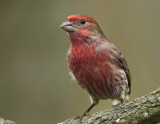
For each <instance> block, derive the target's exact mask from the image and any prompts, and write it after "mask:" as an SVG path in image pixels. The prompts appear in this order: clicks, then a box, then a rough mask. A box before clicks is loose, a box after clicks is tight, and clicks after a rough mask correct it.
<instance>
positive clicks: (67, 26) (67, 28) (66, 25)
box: [60, 20, 74, 32]
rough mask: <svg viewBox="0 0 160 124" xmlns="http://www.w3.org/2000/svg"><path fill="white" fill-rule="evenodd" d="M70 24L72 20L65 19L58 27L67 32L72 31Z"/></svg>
mask: <svg viewBox="0 0 160 124" xmlns="http://www.w3.org/2000/svg"><path fill="white" fill-rule="evenodd" d="M72 24H73V23H72V22H70V21H68V20H66V21H64V22H63V23H62V24H61V25H60V27H61V28H62V29H63V30H65V31H67V32H73V31H74V27H73V26H72Z"/></svg>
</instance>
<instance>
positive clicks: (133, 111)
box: [59, 88, 160, 124]
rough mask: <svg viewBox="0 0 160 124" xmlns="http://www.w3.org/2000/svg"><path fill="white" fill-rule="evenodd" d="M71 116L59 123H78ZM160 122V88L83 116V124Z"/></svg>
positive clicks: (154, 123)
mask: <svg viewBox="0 0 160 124" xmlns="http://www.w3.org/2000/svg"><path fill="white" fill-rule="evenodd" d="M78 122H79V119H76V118H71V119H68V120H66V121H65V122H62V123H59V124H78ZM158 122H160V88H159V89H157V90H155V91H153V92H152V93H150V94H148V95H146V96H143V97H141V98H136V99H135V100H134V101H132V102H129V103H126V104H122V105H119V106H117V107H115V108H112V109H110V110H105V111H99V112H97V113H95V114H93V115H91V116H87V117H85V118H83V120H82V122H81V123H82V124H101V123H104V124H156V123H158Z"/></svg>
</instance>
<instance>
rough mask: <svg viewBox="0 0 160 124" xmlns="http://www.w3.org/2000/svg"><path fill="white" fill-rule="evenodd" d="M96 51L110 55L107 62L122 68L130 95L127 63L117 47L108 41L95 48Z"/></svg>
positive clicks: (129, 77) (129, 76)
mask: <svg viewBox="0 0 160 124" xmlns="http://www.w3.org/2000/svg"><path fill="white" fill-rule="evenodd" d="M96 51H105V52H107V54H109V55H110V60H109V61H110V62H111V63H113V64H116V65H117V66H118V67H119V68H122V69H123V70H124V72H125V73H126V76H127V80H128V87H129V92H128V94H130V93H131V75H130V71H129V68H128V65H127V62H126V60H125V58H124V56H123V55H122V53H121V52H120V51H119V50H118V49H117V47H116V46H115V45H114V44H112V43H111V42H110V41H108V40H107V41H106V42H104V43H102V44H101V45H99V46H98V47H97V48H96Z"/></svg>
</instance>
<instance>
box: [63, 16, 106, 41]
mask: <svg viewBox="0 0 160 124" xmlns="http://www.w3.org/2000/svg"><path fill="white" fill-rule="evenodd" d="M61 28H62V29H64V30H65V31H67V32H68V33H69V34H70V36H75V35H76V36H78V37H81V38H85V39H91V38H96V37H99V36H100V35H103V33H102V31H101V29H100V27H99V25H98V24H97V22H96V21H95V20H94V19H93V18H91V17H88V16H84V15H71V16H69V17H67V18H66V20H65V21H64V22H63V23H62V25H61ZM83 40H84V39H83Z"/></svg>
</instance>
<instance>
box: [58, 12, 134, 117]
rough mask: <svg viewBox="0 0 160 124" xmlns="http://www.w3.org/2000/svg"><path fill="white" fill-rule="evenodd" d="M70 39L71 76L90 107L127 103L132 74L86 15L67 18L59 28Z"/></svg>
mask: <svg viewBox="0 0 160 124" xmlns="http://www.w3.org/2000/svg"><path fill="white" fill-rule="evenodd" d="M60 27H61V28H62V29H63V30H65V31H66V32H67V34H68V36H69V40H70V43H71V46H70V48H69V50H68V52H67V63H68V67H69V70H70V75H71V76H72V77H73V79H75V80H76V82H77V83H78V84H79V85H80V86H81V87H82V88H83V89H84V90H85V91H86V92H87V93H88V95H89V97H90V100H91V105H90V106H89V107H88V108H87V110H86V111H85V112H84V113H83V114H82V116H81V118H83V117H84V116H86V115H87V114H88V113H89V112H90V110H91V109H92V108H93V107H94V106H95V105H97V104H98V103H99V100H101V99H104V100H106V99H112V100H113V102H112V106H113V107H115V106H117V105H119V104H123V103H125V102H127V101H128V100H129V95H130V93H131V74H130V70H129V68H128V65H127V62H126V60H125V58H124V56H123V54H122V53H121V52H120V51H119V50H118V48H117V47H116V46H115V45H114V44H113V43H112V42H111V41H110V40H109V39H108V38H107V37H106V36H105V35H104V33H103V32H102V30H101V28H100V26H99V25H98V23H97V22H96V21H95V20H94V19H93V18H91V17H89V16H86V15H80V14H77V15H70V16H68V17H67V18H66V19H65V21H64V22H63V23H62V24H61V26H60Z"/></svg>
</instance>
